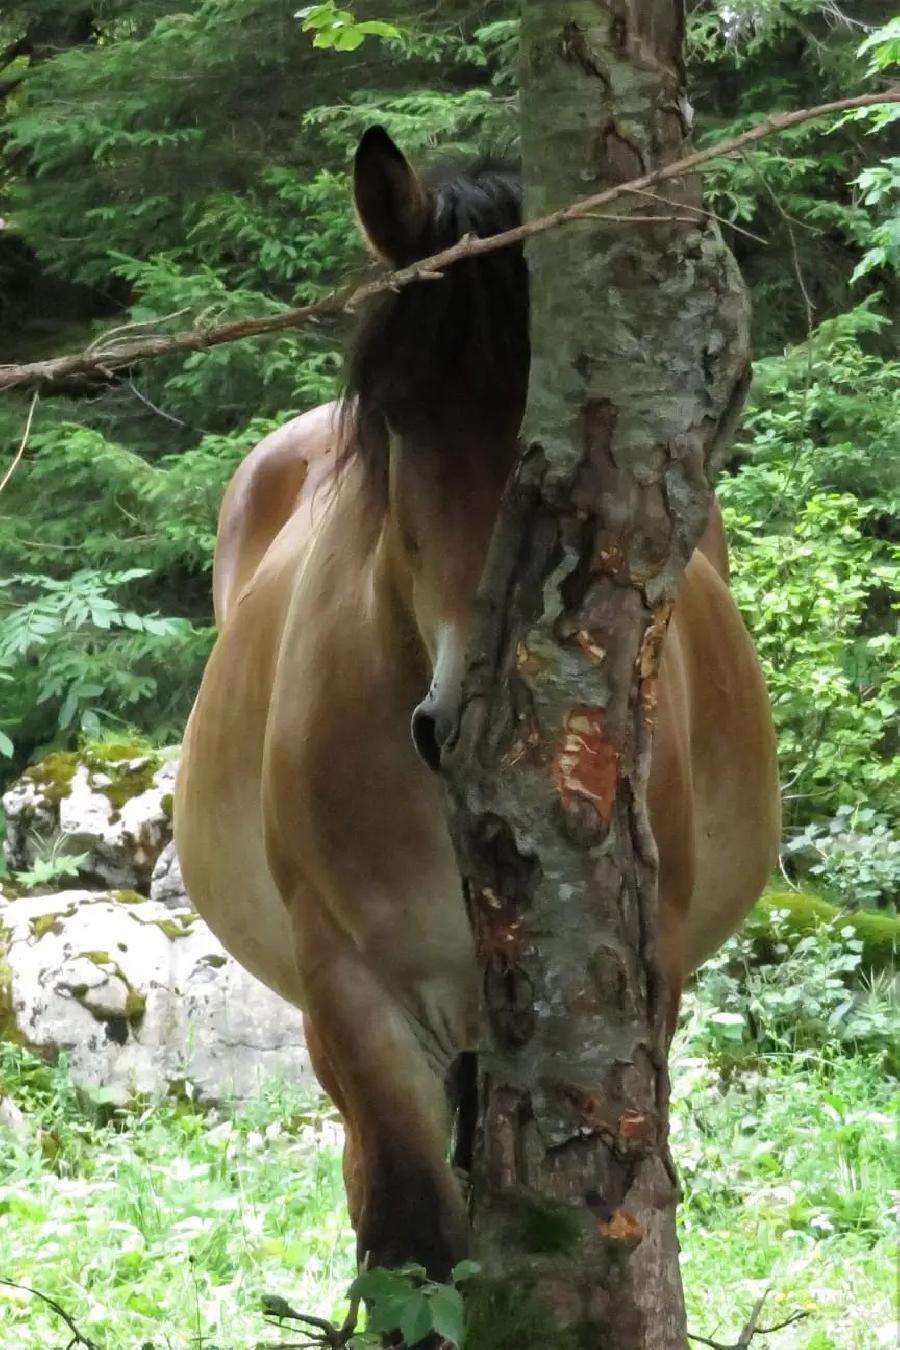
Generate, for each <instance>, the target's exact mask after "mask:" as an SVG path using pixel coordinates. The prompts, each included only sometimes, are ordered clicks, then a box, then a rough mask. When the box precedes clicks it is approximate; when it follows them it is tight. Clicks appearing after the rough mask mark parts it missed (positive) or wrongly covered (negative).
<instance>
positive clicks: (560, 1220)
mask: <svg viewBox="0 0 900 1350" xmlns="http://www.w3.org/2000/svg"><path fill="white" fill-rule="evenodd" d="M520 1227H521V1241H522V1247H523V1248H524V1250H525V1251H528V1252H535V1253H540V1254H542V1255H545V1256H562V1255H564V1254H565V1253H566V1252H570V1251H572V1250H573V1248H575V1247H577V1246H578V1243H579V1240H580V1238H581V1233H582V1228H583V1224H582V1223H581V1221H580V1220H579V1217H578V1215H577V1214H576V1213H574V1211H573V1210H572V1209H571V1208H570V1207H569V1206H566V1205H554V1204H550V1203H539V1202H538V1201H536V1200H529V1201H528V1203H527V1204H524V1205H523V1206H522V1209H521V1214H520Z"/></svg>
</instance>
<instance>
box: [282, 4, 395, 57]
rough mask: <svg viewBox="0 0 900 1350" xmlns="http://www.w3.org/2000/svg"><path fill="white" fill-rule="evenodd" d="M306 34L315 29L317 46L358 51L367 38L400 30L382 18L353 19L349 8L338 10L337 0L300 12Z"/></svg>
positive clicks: (341, 50) (385, 35)
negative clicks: (335, 2)
mask: <svg viewBox="0 0 900 1350" xmlns="http://www.w3.org/2000/svg"><path fill="white" fill-rule="evenodd" d="M296 17H297V18H298V19H302V20H303V31H304V33H309V32H312V33H314V35H315V36H314V37H313V46H314V47H333V48H334V50H335V51H337V52H355V51H356V49H357V47H361V46H362V44H363V43H364V42H365V40H366V38H367V37H380V38H399V37H400V30H399V28H395V26H394V25H393V24H392V23H385V22H384V20H383V19H364V20H362V21H360V20H358V19H354V17H353V15H352V14H351V13H350V11H349V10H346V9H338V8H337V6H336V5H335V4H334V0H328V2H327V3H326V4H324V5H308V6H307V7H306V8H305V9H300V10H298V11H297V15H296Z"/></svg>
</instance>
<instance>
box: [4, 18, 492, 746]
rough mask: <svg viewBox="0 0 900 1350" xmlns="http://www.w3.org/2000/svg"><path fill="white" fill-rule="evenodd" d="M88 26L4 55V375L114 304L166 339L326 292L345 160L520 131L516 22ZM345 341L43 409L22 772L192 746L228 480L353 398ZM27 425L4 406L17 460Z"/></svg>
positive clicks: (13, 628) (310, 339)
mask: <svg viewBox="0 0 900 1350" xmlns="http://www.w3.org/2000/svg"><path fill="white" fill-rule="evenodd" d="M66 9H67V7H66V6H65V5H59V6H56V5H53V6H52V7H50V8H48V7H47V6H46V4H44V3H43V0H41V3H40V4H38V3H37V0H22V3H21V5H20V6H18V8H17V10H16V12H15V13H14V14H12V15H10V16H9V17H8V18H4V17H2V16H0V49H2V48H3V46H4V45H5V42H6V40H7V39H9V40H14V39H16V38H22V39H23V41H25V45H26V47H27V49H28V51H29V53H30V54H29V55H28V56H26V57H23V58H22V60H21V61H19V62H18V63H17V64H16V74H17V78H18V77H20V78H21V83H20V84H18V85H17V87H16V89H15V91H14V93H12V94H10V95H9V96H8V97H7V98H6V99H5V100H4V101H3V104H2V109H0V122H2V126H3V133H4V142H3V145H4V149H2V150H0V163H5V164H6V170H5V172H4V170H2V169H0V215H3V216H4V217H12V218H13V219H14V222H15V227H16V231H17V234H16V238H17V239H19V240H20V241H21V242H20V245H19V247H20V249H24V252H23V253H21V256H20V255H19V254H17V255H16V256H15V258H10V261H9V263H8V264H7V262H6V255H5V254H4V252H3V248H4V241H5V240H6V239H7V236H6V235H4V236H3V237H2V239H0V310H3V309H4V307H5V305H6V299H5V296H6V292H7V290H8V291H9V294H10V301H9V313H10V317H11V319H12V323H11V325H10V329H9V334H8V336H7V335H5V337H4V345H6V344H7V343H8V344H9V345H8V347H7V350H5V351H4V353H3V355H2V357H0V359H16V360H20V359H28V358H29V357H30V356H31V355H32V353H34V354H44V355H46V354H49V352H48V348H47V345H46V344H47V330H48V327H52V326H53V325H54V324H55V326H56V328H57V329H61V320H60V318H59V317H57V316H58V315H59V312H60V308H61V306H62V305H63V304H65V305H66V306H68V309H69V310H71V311H72V314H73V317H76V318H77V320H78V323H77V325H74V326H73V327H72V335H71V337H66V336H63V335H62V332H61V333H60V338H59V341H60V342H66V341H69V342H72V343H77V344H78V345H81V346H83V345H85V344H86V343H87V342H89V341H90V340H91V339H92V338H93V337H95V336H96V335H97V333H98V332H99V331H101V330H103V329H105V328H106V327H108V326H109V317H108V316H109V315H110V312H111V310H112V311H114V312H115V314H116V322H118V323H125V324H131V325H139V326H140V327H139V328H138V330H137V331H141V330H143V331H151V332H162V333H165V332H168V331H172V330H174V329H176V328H180V327H184V326H188V325H190V324H193V325H194V326H195V327H196V328H198V329H200V330H201V331H202V329H203V327H204V325H206V324H209V323H211V322H216V321H220V320H223V319H227V318H231V317H235V316H237V315H241V314H247V313H251V314H252V313H277V312H279V311H280V310H283V309H284V308H285V307H287V306H290V305H295V304H302V303H304V302H306V301H309V300H313V299H315V298H316V297H318V296H319V295H321V294H322V293H323V292H324V291H325V290H326V289H328V287H330V286H331V285H332V284H333V283H334V282H335V281H337V280H340V279H342V278H343V277H344V276H346V275H347V274H348V273H350V272H352V271H353V269H354V268H357V267H358V266H359V265H360V263H361V249H360V245H359V241H358V238H357V232H356V227H355V224H354V221H353V218H352V211H351V205H350V194H349V190H348V179H347V168H348V163H349V158H350V155H351V154H352V150H353V148H354V145H355V141H356V138H357V136H358V134H359V132H360V131H361V130H362V129H363V127H365V126H367V125H369V124H371V123H372V122H373V121H383V122H385V124H386V125H388V126H393V127H394V128H395V129H399V128H402V136H403V140H404V144H405V145H407V146H408V147H409V148H410V149H411V150H413V151H414V152H415V151H416V150H420V149H421V148H422V147H425V146H431V145H432V144H433V143H434V141H436V140H437V141H440V142H442V143H443V144H445V145H446V146H447V147H448V148H450V149H454V150H460V151H463V152H465V153H472V152H473V151H474V149H475V147H476V144H477V142H478V141H480V140H481V139H483V137H484V136H488V137H490V136H491V134H492V132H491V130H490V128H492V127H497V126H498V125H499V124H500V122H501V121H504V119H505V122H506V124H507V125H512V123H513V121H514V106H513V103H512V101H511V99H510V97H509V91H510V89H511V87H512V86H511V82H510V80H511V77H510V73H509V72H510V69H511V61H512V57H513V51H512V43H511V40H510V28H511V25H510V23H509V22H508V21H507V20H506V19H505V18H502V17H500V15H501V14H502V8H501V7H500V6H497V5H496V4H493V3H490V4H487V5H485V6H482V7H479V11H478V14H477V16H473V15H470V14H467V13H465V12H463V10H460V8H459V7H458V6H456V5H453V4H450V5H448V6H446V8H445V9H444V10H443V11H442V12H441V13H440V14H439V13H438V12H437V11H435V12H434V13H433V14H432V15H431V16H428V17H426V18H424V19H423V18H422V17H421V16H420V15H418V14H417V13H416V12H415V7H411V9H410V12H409V13H406V12H397V13H395V14H394V15H392V16H391V18H392V22H391V23H387V22H386V21H385V19H384V17H383V16H382V15H375V16H372V15H370V14H368V13H365V12H364V11H363V8H362V7H360V9H359V13H358V14H357V13H356V10H354V11H353V13H352V14H351V13H349V12H348V11H346V10H342V9H338V8H336V7H335V6H334V5H317V6H313V7H311V8H310V9H308V10H307V11H305V16H304V17H302V18H298V17H296V15H295V11H294V8H293V7H292V6H290V5H284V4H282V3H281V0H192V2H191V3H190V4H187V5H185V4H180V3H175V0H171V2H170V0H139V3H138V4H136V5H135V6H125V5H124V4H121V3H119V2H118V0H108V2H107V3H104V5H103V6H101V7H100V10H99V11H98V13H97V14H96V16H95V17H94V18H93V19H92V20H91V22H90V23H89V24H88V25H87V27H86V28H84V27H82V28H76V29H73V28H72V27H71V25H70V23H69V19H70V16H68V15H67V13H66ZM4 13H5V11H4ZM512 28H513V29H514V25H512ZM304 29H305V30H306V31H304ZM311 33H312V34H314V35H315V39H316V42H317V43H318V45H319V46H320V47H321V46H326V45H327V46H329V47H330V48H331V50H328V51H317V50H315V49H314V46H313V43H312V42H311V41H310V34H311ZM38 37H39V38H40V41H38ZM362 37H367V38H368V39H369V40H368V41H366V44H365V47H364V48H363V49H362V50H363V52H364V53H365V59H364V61H362V62H361V61H360V59H359V58H360V53H357V54H356V55H355V56H353V55H351V54H350V49H351V48H352V47H353V46H356V45H357V39H361V38H362ZM45 39H46V42H45ZM26 40H27V41H26ZM401 53H402V60H399V59H398V57H399V56H400V55H401ZM502 71H505V72H506V73H505V74H501V72H502ZM491 87H493V89H494V90H495V93H496V94H497V97H496V98H494V99H492V97H491V95H490V93H489V88H491ZM501 91H503V96H502V97H501V96H500V94H501ZM4 154H5V156H6V158H5V160H3V159H2V156H3V155H4ZM73 221H77V222H78V228H77V229H75V228H72V222H73ZM23 260H24V270H25V273H26V274H27V281H28V283H29V284H30V285H31V287H32V288H35V287H38V288H39V287H41V286H43V285H44V280H43V279H44V278H45V277H46V276H47V275H48V273H50V272H52V273H53V274H54V279H53V281H52V283H49V282H48V284H47V287H46V289H47V298H46V309H47V313H46V314H43V313H40V314H37V317H35V315H36V311H37V310H38V308H39V307H38V306H36V305H35V304H34V302H33V297H32V296H28V295H27V296H26V298H25V300H24V302H23V301H21V300H19V298H18V295H19V292H18V291H17V290H15V289H14V287H13V279H14V278H16V277H19V276H20V275H21V273H22V270H23ZM7 269H8V270H7ZM16 285H17V286H19V285H21V282H20V281H16ZM67 313H68V311H67ZM345 331H346V325H345V324H344V323H342V322H337V323H324V324H322V325H321V326H320V327H317V328H314V329H310V330H308V331H303V332H299V331H298V332H292V331H289V330H288V331H285V332H284V333H281V334H276V335H270V336H268V337H265V338H263V339H254V340H247V341H243V342H237V343H234V344H229V345H227V346H221V347H216V348H214V349H212V350H210V351H207V352H202V351H201V352H197V353H194V354H192V355H190V356H188V357H187V358H186V359H167V360H162V361H157V362H150V363H147V365H146V366H144V367H141V368H140V369H138V370H135V371H133V372H131V373H130V374H129V376H128V377H127V378H125V379H123V380H122V381H121V382H120V383H119V384H117V385H115V386H114V387H110V388H107V389H103V390H101V391H99V393H98V394H97V396H96V397H91V398H78V399H73V398H66V397H64V396H63V395H62V394H60V393H58V392H57V391H50V394H49V395H48V396H46V397H44V398H43V399H42V400H41V402H40V404H39V406H38V408H37V410H36V413H35V418H34V423H33V428H32V435H31V438H30V441H29V444H28V447H27V452H26V454H25V456H24V458H23V460H22V462H21V464H20V465H19V466H18V468H17V470H16V473H15V475H14V476H13V478H12V480H11V482H10V484H9V485H8V487H7V488H6V490H5V493H4V499H3V506H4V510H3V512H2V514H0V575H2V576H5V577H6V578H8V579H9V580H8V582H7V584H6V586H5V587H4V589H3V591H2V592H0V605H2V609H0V653H2V656H0V676H2V675H3V674H6V675H7V676H9V678H8V679H6V680H4V681H3V683H2V685H0V754H5V755H7V756H8V755H10V753H12V752H13V751H14V752H15V755H16V761H17V764H21V763H22V762H23V761H24V760H25V759H26V758H28V757H30V756H31V755H33V753H34V752H35V750H36V749H37V748H39V747H41V746H44V745H46V744H47V743H53V742H56V743H71V740H72V738H73V736H74V735H75V734H76V733H77V732H78V731H79V730H81V729H84V730H87V731H93V730H94V729H96V728H97V727H98V726H99V727H103V726H109V725H115V724H116V722H118V723H120V724H121V723H126V724H129V725H134V726H136V727H138V728H139V729H141V730H142V731H144V732H146V733H148V734H151V735H152V736H153V737H154V738H156V739H157V740H164V741H165V740H170V739H172V738H175V737H177V736H178V734H179V733H180V729H181V726H183V723H184V719H185V717H186V715H187V712H188V709H189V706H190V701H191V698H192V697H193V693H194V691H195V689H196V686H197V683H198V681H199V677H200V673H201V671H202V666H203V662H204V659H205V657H206V654H207V652H208V650H209V645H210V641H211V637H212V632H211V627H210V618H211V616H210V608H211V605H210V585H209V580H210V578H209V572H210V567H211V561H212V550H213V542H214V535H215V524H216V515H217V511H218V506H219V503H220V501H221V497H222V493H223V492H224V488H225V485H226V484H227V482H228V479H229V478H230V476H231V474H232V473H233V471H234V468H235V466H236V465H237V463H238V462H239V461H240V459H241V458H242V456H243V455H244V454H246V452H247V451H248V450H249V449H250V448H251V447H252V446H253V444H255V442H256V441H258V440H259V439H260V438H261V436H263V435H264V434H265V433H266V432H267V431H269V430H271V429H272V428H273V427H274V426H277V425H280V424H281V423H282V422H284V421H285V420H287V418H288V417H290V416H292V415H294V414H295V413H298V412H301V411H302V410H303V409H305V408H307V407H310V406H313V405H315V404H318V403H321V402H323V401H326V400H327V399H330V398H332V397H333V396H334V394H335V392H336V390H337V388H338V385H339V373H340V364H341V362H340V354H339V353H340V347H341V343H342V340H343V336H344V333H345ZM52 345H53V346H55V345H56V344H55V343H53V344H52ZM23 412H24V408H23V405H22V404H19V403H16V402H14V401H13V400H10V399H7V400H6V401H5V402H4V404H3V406H2V407H0V443H2V444H3V445H4V446H8V447H9V448H10V450H11V451H12V450H13V449H14V448H15V447H16V446H17V445H18V442H19V440H20V438H21V431H22V426H23ZM13 578H15V580H12V579H13ZM86 592H90V597H91V598H92V599H93V601H94V602H95V603H94V604H93V606H92V607H91V606H90V605H89V606H87V608H86V611H85V612H84V613H82V614H81V617H80V618H79V620H78V621H77V622H74V623H70V621H69V620H70V615H71V612H72V611H73V609H74V608H76V607H77V606H78V604H79V603H80V600H81V599H84V598H85V595H86ZM82 609H84V606H82ZM102 615H105V616H106V618H107V619H108V622H106V619H102V621H101V622H99V623H98V622H97V619H98V617H102ZM35 625H37V626H38V628H40V627H41V626H43V628H46V629H48V631H47V632H46V634H43V633H36V632H35ZM51 627H52V631H49V629H50V628H51ZM26 630H30V632H31V636H30V638H29V641H28V642H27V643H26V642H25V640H24V636H23V634H24V633H25V631H26Z"/></svg>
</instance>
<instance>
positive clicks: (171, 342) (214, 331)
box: [0, 86, 900, 391]
mask: <svg viewBox="0 0 900 1350" xmlns="http://www.w3.org/2000/svg"><path fill="white" fill-rule="evenodd" d="M887 103H900V86H898V87H897V88H895V89H889V90H887V91H886V92H884V93H878V94H858V95H857V96H856V97H854V98H843V99H838V100H836V101H835V102H833V103H823V104H820V105H819V106H818V107H815V108H800V109H798V110H796V111H795V112H789V113H778V114H777V115H775V116H772V117H765V118H763V120H762V121H761V122H759V123H758V124H757V125H756V126H755V127H751V128H750V130H749V131H745V132H743V134H742V135H740V136H735V137H733V138H732V139H731V140H727V141H720V142H719V143H718V144H717V145H710V146H707V147H706V149H704V150H697V151H695V152H694V154H691V155H686V156H685V157H684V158H683V159H679V160H676V161H674V162H673V163H672V164H666V165H664V166H663V168H661V169H656V170H654V172H653V173H647V174H643V175H642V176H641V177H640V178H634V179H632V180H631V181H630V182H627V183H619V184H616V185H615V186H614V187H610V188H607V189H606V190H605V191H603V192H597V193H594V195H593V196H590V197H584V198H582V199H581V200H579V201H576V202H572V203H571V204H570V205H569V206H564V207H561V208H560V209H559V210H558V211H551V212H550V214H549V215H546V216H541V217H539V218H538V219H537V220H529V221H526V222H525V223H524V224H522V225H518V226H516V228H515V229H512V230H505V231H504V232H503V233H502V234H494V235H490V236H489V237H488V238H486V239H477V238H470V237H467V238H465V239H461V240H460V241H459V242H458V243H457V244H454V245H453V246H452V247H451V248H447V249H444V250H443V251H442V252H440V253H436V254H435V255H434V256H433V257H431V258H423V259H422V260H421V261H420V262H417V263H415V264H413V265H412V266H411V267H404V268H401V269H400V270H399V271H397V272H392V273H391V274H390V275H388V276H385V277H381V278H379V279H378V280H375V281H369V282H365V283H364V284H363V285H361V286H356V287H354V286H352V285H343V286H338V287H336V288H335V289H334V290H333V291H331V292H330V293H329V294H328V295H326V296H323V297H322V299H321V300H317V301H315V302H314V303H313V304H309V305H302V306H300V307H299V308H298V309H287V310H284V311H283V313H281V314H265V315H258V316H255V317H249V318H246V319H232V320H230V321H229V322H228V323H220V324H213V325H209V326H205V325H204V326H200V325H197V324H195V326H194V327H193V328H191V329H189V330H188V331H187V332H183V333H175V334H173V335H172V336H170V337H163V336H161V335H157V336H147V337H140V338H135V339H134V340H133V341H121V340H119V341H117V342H115V343H114V344H113V346H111V347H104V345H103V342H104V339H103V338H102V337H101V338H98V339H96V340H95V342H94V343H92V347H91V350H89V351H85V352H78V353H76V354H74V355H71V356H59V357H55V358H53V359H51V360H48V361H33V362H30V363H28V364H25V365H6V366H0V391H2V390H7V389H17V388H22V387H31V386H35V385H40V384H42V383H43V382H45V381H48V380H59V379H66V378H70V377H89V378H97V377H100V378H104V379H105V378H109V377H110V375H111V373H112V372H113V371H115V370H120V369H122V368H123V367H126V366H130V365H133V364H134V362H135V361H141V360H146V359H149V358H151V357H155V356H171V355H174V354H175V353H177V352H195V351H203V350H205V349H207V348H209V347H218V346H221V345H222V344H223V343H226V342H236V341H237V340H238V339H240V338H247V337H258V336H259V335H260V334H263V333H279V332H284V331H285V330H286V329H290V328H300V327H302V326H303V325H304V324H307V323H309V322H310V321H311V320H314V319H320V318H323V317H324V316H325V315H330V314H342V313H344V312H346V311H348V310H352V309H355V308H357V306H358V305H360V304H361V303H362V302H363V301H365V300H368V299H370V298H371V297H372V296H375V295H381V294H383V293H384V292H385V291H399V290H401V289H402V288H403V287H404V286H409V285H411V284H412V283H413V282H416V281H423V280H429V281H430V280H435V279H436V278H437V276H438V275H439V274H440V273H441V272H444V271H445V270H446V269H447V268H448V267H451V266H452V265H453V263H457V262H460V261H462V259H464V258H477V257H481V256H482V255H484V254H486V253H493V252H494V251H495V250H496V249H499V248H506V247H508V246H509V245H510V244H517V243H521V242H522V241H523V240H525V239H529V238H531V237H532V236H533V235H536V234H543V233H544V232H545V231H546V230H555V229H558V228H559V227H560V226H561V225H566V224H568V223H569V222H570V221H573V220H579V219H582V218H583V217H585V216H590V215H591V214H592V213H593V212H596V211H597V210H598V209H599V208H600V207H603V206H607V205H608V204H609V203H610V202H613V201H616V200H617V199H618V198H619V197H621V196H623V195H624V194H626V193H629V192H632V193H634V192H638V191H641V190H642V189H645V188H650V187H653V186H654V185H655V184H657V183H664V182H669V181H670V180H671V179H673V178H681V177H683V176H684V175H685V174H689V173H693V172H695V171H696V170H698V169H702V168H704V167H705V166H706V165H708V164H709V163H711V162H712V161H713V160H716V159H722V158H723V157H726V156H729V155H734V154H737V153H738V152H739V151H741V150H742V149H743V148H744V146H746V145H751V144H753V143H754V142H755V141H761V140H764V139H765V138H766V137H767V136H773V135H776V134H777V133H778V132H781V131H788V130H790V129H791V128H792V127H796V126H800V125H801V124H802V123H804V122H810V121H813V120H814V119H816V118H820V117H826V116H828V115H829V114H831V113H842V112H849V111H852V110H853V109H855V108H872V107H877V106H879V105H881V104H887ZM116 331H121V329H119V330H116Z"/></svg>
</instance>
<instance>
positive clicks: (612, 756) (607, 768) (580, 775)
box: [553, 705, 619, 825]
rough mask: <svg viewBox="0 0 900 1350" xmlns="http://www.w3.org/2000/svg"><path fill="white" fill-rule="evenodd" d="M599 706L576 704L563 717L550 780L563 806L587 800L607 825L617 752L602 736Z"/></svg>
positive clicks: (614, 792)
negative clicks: (560, 735) (563, 721)
mask: <svg viewBox="0 0 900 1350" xmlns="http://www.w3.org/2000/svg"><path fill="white" fill-rule="evenodd" d="M605 721H606V714H605V713H604V711H603V709H602V708H589V707H586V706H583V705H578V706H576V707H574V708H572V709H571V710H570V712H569V714H568V716H567V717H566V720H565V723H564V729H563V734H562V738H561V739H560V741H559V742H558V744H557V747H556V751H555V753H554V756H553V781H554V783H555V784H556V790H557V792H558V793H559V795H560V799H561V801H562V804H563V806H564V807H572V806H577V805H578V804H580V803H581V802H584V801H587V802H590V804H591V805H592V806H593V808H594V810H595V811H596V813H597V815H598V816H599V817H600V819H601V820H602V821H603V823H604V825H608V824H609V822H610V819H611V818H612V810H613V803H614V802H615V800H616V783H617V781H618V765H619V752H618V750H616V748H615V746H614V745H613V744H612V742H611V741H610V740H609V739H608V737H607V736H606V733H605V730H604V726H605Z"/></svg>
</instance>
